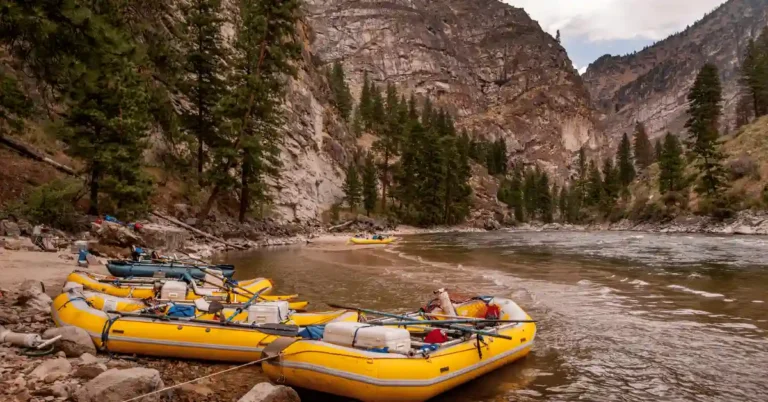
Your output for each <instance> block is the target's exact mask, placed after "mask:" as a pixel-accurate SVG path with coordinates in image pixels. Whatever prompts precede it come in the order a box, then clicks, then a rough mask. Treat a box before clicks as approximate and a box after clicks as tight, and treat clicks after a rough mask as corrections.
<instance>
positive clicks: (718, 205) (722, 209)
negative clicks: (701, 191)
mask: <svg viewBox="0 0 768 402" xmlns="http://www.w3.org/2000/svg"><path fill="white" fill-rule="evenodd" d="M739 207H740V201H738V200H737V199H736V197H735V196H721V197H717V198H714V199H709V198H705V199H702V200H701V201H699V209H698V211H697V213H698V214H699V215H707V216H711V217H713V218H714V219H717V220H720V221H723V220H726V219H731V218H733V217H734V215H736V211H738V210H739Z"/></svg>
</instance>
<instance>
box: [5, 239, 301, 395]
mask: <svg viewBox="0 0 768 402" xmlns="http://www.w3.org/2000/svg"><path fill="white" fill-rule="evenodd" d="M73 260H74V258H72V255H71V254H69V251H64V252H57V253H46V252H42V251H38V252H35V251H14V250H7V249H3V248H0V384H2V387H0V400H3V401H18V402H43V401H46V402H49V401H78V402H119V401H125V400H127V399H130V398H133V397H138V396H140V395H143V394H146V393H150V392H155V391H159V390H163V391H162V392H158V393H156V394H153V395H150V396H147V397H144V398H141V399H140V400H141V401H189V402H192V401H203V400H204V401H240V402H258V401H267V400H269V401H274V402H281V401H283V402H294V401H298V400H299V397H298V394H296V392H295V391H294V390H292V389H290V388H287V387H282V386H277V387H275V386H272V385H271V384H269V383H267V382H265V381H266V378H265V377H264V376H263V375H262V374H261V370H260V369H259V368H258V367H256V366H249V367H244V368H242V369H239V370H235V371H232V372H229V373H227V374H226V375H223V376H215V377H213V378H211V379H208V380H203V381H198V382H194V383H191V384H185V385H181V386H179V387H175V388H171V389H168V390H164V389H165V388H166V387H169V386H173V385H174V384H181V383H184V382H187V381H190V380H192V379H195V378H200V377H204V376H208V375H211V374H214V373H216V372H219V371H222V370H225V369H228V368H231V367H233V366H231V365H227V364H216V363H207V362H191V361H180V360H170V359H151V358H137V357H134V356H118V355H108V354H104V353H100V351H97V350H96V348H95V346H94V344H93V342H92V341H91V339H90V337H89V335H88V334H87V333H86V332H84V331H83V330H82V329H79V328H75V327H64V328H57V327H56V326H55V325H54V322H53V320H52V319H51V311H50V308H51V307H50V304H51V297H52V296H55V295H56V294H58V293H59V292H60V291H61V287H62V285H63V283H64V278H65V277H66V275H68V274H69V272H71V271H72V270H73V269H74V268H75V265H74V261H73ZM89 270H90V271H93V272H98V273H106V271H105V269H104V267H103V266H101V265H99V266H93V267H91V268H90V269H89ZM25 278H33V279H25ZM19 282H21V283H20V284H19ZM21 334H28V335H26V336H27V337H35V336H36V335H39V336H40V337H41V338H42V339H43V340H46V339H53V338H55V337H57V336H61V338H60V339H59V340H57V341H56V342H55V343H54V344H53V345H52V346H53V349H52V350H50V353H47V354H43V355H41V356H36V355H35V354H37V353H38V351H37V350H34V349H32V348H24V347H19V346H15V345H13V344H11V343H10V340H11V339H10V337H19V336H24V335H21ZM9 335H10V337H9ZM255 383H258V384H256V386H255V387H254V384H255ZM252 387H253V388H252Z"/></svg>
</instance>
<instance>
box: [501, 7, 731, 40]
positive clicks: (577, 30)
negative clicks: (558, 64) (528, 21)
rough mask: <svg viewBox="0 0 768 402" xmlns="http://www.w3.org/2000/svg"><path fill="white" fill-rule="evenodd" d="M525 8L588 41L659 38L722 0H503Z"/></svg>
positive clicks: (546, 24)
mask: <svg viewBox="0 0 768 402" xmlns="http://www.w3.org/2000/svg"><path fill="white" fill-rule="evenodd" d="M504 1H505V2H507V3H509V4H511V5H513V6H516V7H522V8H524V9H525V10H526V11H527V12H528V14H530V15H531V17H532V18H533V19H535V20H537V21H539V23H540V24H541V27H542V28H543V29H544V30H546V31H547V32H549V33H552V34H554V33H555V32H556V31H557V30H558V29H559V30H561V31H562V35H563V37H585V38H586V39H588V40H590V41H607V40H617V39H637V38H642V39H651V40H659V39H663V38H665V37H667V36H669V35H670V34H672V33H675V32H677V31H680V30H682V29H684V28H685V27H686V25H688V24H690V23H692V22H693V21H695V20H697V19H699V18H701V17H702V16H703V15H704V14H705V13H707V12H709V11H712V10H713V9H714V8H715V7H717V6H718V5H720V4H722V3H724V0H504Z"/></svg>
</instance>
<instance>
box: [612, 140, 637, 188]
mask: <svg viewBox="0 0 768 402" xmlns="http://www.w3.org/2000/svg"><path fill="white" fill-rule="evenodd" d="M616 160H617V164H618V165H619V182H620V183H621V185H622V187H627V186H629V184H630V183H632V180H635V164H634V163H633V160H632V146H631V145H630V143H629V137H627V134H626V133H624V136H623V137H622V138H621V142H620V143H619V150H618V152H617V154H616Z"/></svg>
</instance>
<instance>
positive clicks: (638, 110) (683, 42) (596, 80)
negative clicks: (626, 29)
mask: <svg viewBox="0 0 768 402" xmlns="http://www.w3.org/2000/svg"><path fill="white" fill-rule="evenodd" d="M766 24H768V0H730V1H728V2H727V3H725V4H724V5H722V6H720V7H719V8H718V9H717V10H715V11H713V12H712V13H710V14H708V15H707V16H705V17H704V18H703V19H702V20H700V21H699V22H697V23H696V24H694V25H693V26H691V27H689V28H688V29H687V30H685V31H684V32H682V33H679V34H676V35H673V36H671V37H669V38H667V39H665V40H663V41H661V42H659V43H657V44H655V45H654V46H651V47H649V48H647V49H645V50H643V51H640V52H637V53H635V54H631V55H626V56H609V55H606V56H604V57H601V58H600V59H598V60H597V61H595V62H594V63H592V64H591V65H590V66H589V68H588V69H587V72H586V73H585V74H584V82H585V84H586V85H587V88H588V89H589V92H590V95H591V97H592V100H593V102H594V103H595V104H596V105H597V107H598V108H599V109H600V111H601V112H602V113H603V114H604V116H603V122H602V123H603V127H604V129H605V133H606V136H607V137H608V138H609V139H611V140H612V141H613V142H614V143H615V142H616V141H617V139H618V138H620V137H621V135H622V133H624V132H632V127H633V126H634V124H635V122H637V121H640V122H643V123H645V125H646V127H647V129H648V131H649V134H650V135H651V137H652V138H653V137H657V136H659V135H661V134H663V133H665V132H667V131H671V132H673V133H680V132H681V131H683V126H684V125H685V120H686V117H685V109H686V96H687V94H688V90H689V89H690V87H691V85H692V84H693V81H694V79H695V77H696V74H697V72H698V70H699V69H700V68H701V66H702V65H704V64H705V63H707V62H710V63H714V64H716V65H717V66H718V67H719V68H720V75H721V79H722V82H723V97H724V99H725V103H724V108H725V118H724V127H723V128H724V129H725V130H726V131H728V130H729V129H730V128H731V127H732V126H733V124H734V114H735V108H736V103H737V99H738V96H737V95H738V92H739V88H738V78H739V66H740V60H741V58H742V57H743V53H744V49H745V47H746V44H747V42H748V41H749V39H750V38H755V37H756V36H757V35H758V34H759V33H760V31H761V30H762V28H763V27H765V26H766Z"/></svg>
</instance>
